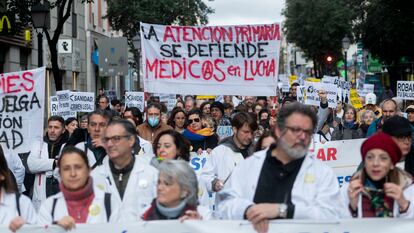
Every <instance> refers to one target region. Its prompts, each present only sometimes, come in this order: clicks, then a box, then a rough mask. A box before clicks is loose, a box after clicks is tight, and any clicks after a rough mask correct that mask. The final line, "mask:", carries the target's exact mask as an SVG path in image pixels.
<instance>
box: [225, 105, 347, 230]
mask: <svg viewBox="0 0 414 233" xmlns="http://www.w3.org/2000/svg"><path fill="white" fill-rule="evenodd" d="M316 124H317V117H316V113H315V112H314V110H312V109H311V108H310V107H309V106H306V105H303V104H301V103H298V102H295V103H291V104H289V105H286V106H284V107H283V108H282V109H281V111H280V112H279V116H278V119H277V127H276V128H275V135H276V136H277V138H278V139H277V144H274V145H272V146H271V147H270V148H269V149H268V150H264V151H259V152H256V153H254V154H253V155H252V156H250V157H249V158H247V159H246V160H244V161H242V162H241V163H240V164H239V165H238V166H237V167H236V168H235V169H234V171H233V174H232V176H231V177H230V179H229V181H228V182H227V184H226V186H225V188H224V190H223V191H222V192H221V193H219V196H220V198H222V199H223V200H222V202H221V204H220V205H219V206H218V211H219V214H220V216H221V217H223V218H226V219H248V220H249V221H251V222H252V224H253V226H254V228H255V229H256V230H257V231H258V232H267V231H268V226H269V222H268V221H269V220H271V219H287V218H288V219H292V218H295V219H320V220H322V219H325V220H327V219H330V220H332V219H337V218H340V217H341V216H342V215H343V209H345V208H343V207H341V205H340V204H338V203H339V201H340V198H341V197H340V193H339V185H338V181H337V179H336V177H335V175H334V172H333V170H332V169H331V168H329V167H327V166H325V165H324V164H322V163H321V162H320V161H318V160H317V159H316V158H315V157H314V156H312V155H308V147H309V144H310V142H311V140H312V134H313V132H314V130H315V128H316Z"/></svg>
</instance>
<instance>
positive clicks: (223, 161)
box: [200, 145, 244, 192]
mask: <svg viewBox="0 0 414 233" xmlns="http://www.w3.org/2000/svg"><path fill="white" fill-rule="evenodd" d="M243 160H244V158H243V155H242V154H241V153H238V152H234V151H233V150H232V149H231V148H230V147H228V146H226V145H218V146H217V147H216V148H214V149H213V150H212V151H211V155H210V158H209V159H207V161H206V164H205V165H204V167H203V169H202V170H201V174H200V179H201V181H202V182H204V183H205V185H206V188H207V190H208V191H209V192H213V188H212V181H213V180H214V179H215V178H218V179H220V180H222V181H223V182H224V181H226V180H228V178H230V176H231V174H232V172H233V169H234V168H235V167H236V165H237V164H239V163H240V162H241V161H243Z"/></svg>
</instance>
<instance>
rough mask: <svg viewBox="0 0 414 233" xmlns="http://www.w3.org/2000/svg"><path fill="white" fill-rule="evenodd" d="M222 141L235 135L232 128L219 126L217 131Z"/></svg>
mask: <svg viewBox="0 0 414 233" xmlns="http://www.w3.org/2000/svg"><path fill="white" fill-rule="evenodd" d="M216 133H217V135H218V136H219V138H220V140H221V139H223V138H226V137H230V136H232V135H233V128H232V127H231V126H219V127H217V131H216Z"/></svg>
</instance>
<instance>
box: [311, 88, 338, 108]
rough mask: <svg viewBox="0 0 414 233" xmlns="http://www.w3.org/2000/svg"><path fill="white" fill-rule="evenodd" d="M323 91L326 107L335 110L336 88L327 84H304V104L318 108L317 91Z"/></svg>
mask: <svg viewBox="0 0 414 233" xmlns="http://www.w3.org/2000/svg"><path fill="white" fill-rule="evenodd" d="M322 89H323V90H325V91H326V93H327V98H328V106H329V107H330V108H336V98H337V86H336V85H335V84H328V83H315V82H305V91H306V99H305V104H308V105H314V106H319V105H320V99H319V96H318V93H319V90H322Z"/></svg>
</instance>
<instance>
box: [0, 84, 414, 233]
mask: <svg viewBox="0 0 414 233" xmlns="http://www.w3.org/2000/svg"><path fill="white" fill-rule="evenodd" d="M296 88H297V85H292V87H291V92H290V93H289V94H287V95H285V96H283V97H280V98H271V97H253V96H244V97H240V96H223V98H222V100H221V101H217V100H215V99H199V98H197V96H184V97H183V96H178V95H177V101H176V106H175V107H174V108H173V109H172V110H171V111H167V107H166V106H165V105H164V104H163V103H160V102H159V100H157V99H156V98H153V97H152V98H150V99H149V100H148V102H147V105H146V108H145V111H144V112H141V111H140V110H139V109H138V108H135V107H125V106H124V103H122V102H121V101H120V100H112V101H110V100H109V98H108V97H107V96H105V95H103V93H100V95H99V96H98V98H97V100H96V105H97V109H96V110H95V111H93V112H91V113H89V114H88V115H84V116H82V117H80V118H79V119H76V118H68V119H66V120H63V118H61V117H59V116H51V117H50V118H49V119H48V121H47V126H46V134H45V136H44V139H43V142H42V143H36V142H33V143H32V146H31V148H32V149H31V151H30V153H29V154H28V155H26V156H22V159H21V160H20V159H16V156H17V155H14V154H13V153H12V152H7V153H5V152H3V150H2V149H1V147H0V186H1V187H0V188H1V189H0V220H1V222H0V224H3V225H8V226H9V228H10V230H12V231H16V230H18V229H19V228H20V227H21V226H22V225H24V224H39V225H51V224H57V225H59V226H61V227H63V228H64V229H66V230H70V229H72V228H74V227H75V225H76V224H79V223H105V222H125V221H129V222H133V221H151V220H163V219H178V220H180V221H184V220H186V219H200V220H201V219H204V220H207V219H247V220H249V221H250V222H251V223H252V224H253V226H254V229H256V230H257V231H258V232H267V230H268V226H269V220H272V219H292V218H293V219H317V220H332V219H341V218H351V217H355V218H361V217H396V218H414V207H413V205H411V202H412V201H414V190H413V189H414V188H413V187H414V186H413V185H412V183H413V180H412V175H413V174H414V150H413V140H412V138H413V134H414V105H409V104H408V107H406V108H405V109H403V108H402V105H401V101H400V100H399V99H396V98H394V99H385V100H382V101H381V102H380V103H378V102H379V101H378V100H377V97H376V95H375V94H374V93H369V94H367V95H366V97H365V98H364V99H362V102H363V108H362V109H356V108H354V107H353V106H351V105H349V104H346V103H342V102H338V103H337V107H336V108H335V109H332V108H329V107H328V103H327V94H326V92H324V91H320V92H319V97H320V100H321V101H320V106H317V107H316V106H307V105H304V104H301V103H298V102H297V101H296ZM405 105H407V104H405ZM221 127H230V128H231V130H232V132H233V134H232V136H229V137H224V138H220V135H219V134H218V131H217V130H218V129H219V128H221ZM361 138H367V139H366V140H365V141H364V142H363V144H362V146H361V149H360V151H361V161H362V163H361V165H360V167H359V169H358V171H355V174H354V175H353V176H352V178H351V181H350V182H349V183H346V184H344V185H343V186H342V187H340V186H339V184H338V181H337V178H336V176H335V174H334V172H333V170H332V169H331V168H329V167H327V166H326V165H324V164H323V163H321V162H320V161H319V160H317V159H316V158H315V156H313V155H312V154H311V153H309V152H308V147H309V145H310V144H311V143H312V142H317V143H326V142H328V141H335V140H351V139H361ZM200 155H205V156H206V157H207V160H206V162H205V164H204V167H203V168H202V169H201V171H200V172H199V173H196V172H195V171H194V169H193V168H192V167H191V166H190V165H189V162H190V159H191V156H200ZM348 156H359V155H352V154H349V155H348ZM6 161H7V162H6ZM213 194H214V195H213ZM212 197H214V207H213V208H212V207H211V202H210V199H211V198H212Z"/></svg>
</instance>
